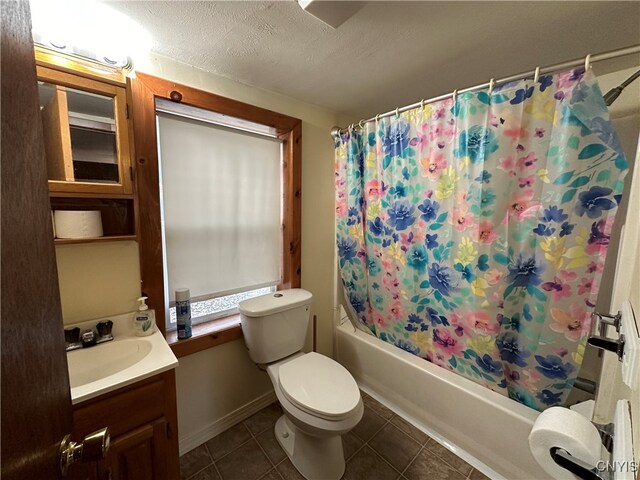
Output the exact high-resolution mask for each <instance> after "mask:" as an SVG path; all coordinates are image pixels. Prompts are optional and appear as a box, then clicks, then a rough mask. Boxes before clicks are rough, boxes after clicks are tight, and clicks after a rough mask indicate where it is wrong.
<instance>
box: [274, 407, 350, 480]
mask: <svg viewBox="0 0 640 480" xmlns="http://www.w3.org/2000/svg"><path fill="white" fill-rule="evenodd" d="M275 434H276V438H277V439H278V443H279V444H280V446H281V447H282V448H283V450H284V451H285V453H286V454H287V456H288V457H289V459H290V460H291V463H293V466H294V467H296V469H297V470H298V471H299V472H300V473H301V474H302V476H303V477H304V478H306V479H307V480H339V479H340V478H341V477H342V474H343V473H344V468H345V463H344V454H343V452H342V437H341V436H340V435H338V434H336V435H332V436H328V437H316V436H313V435H309V434H307V433H305V432H303V431H302V430H300V429H299V428H298V427H296V426H295V425H294V424H293V423H292V422H291V421H289V419H288V418H287V416H286V415H282V416H281V417H280V418H279V419H278V421H277V422H276V426H275Z"/></svg>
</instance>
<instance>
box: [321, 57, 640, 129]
mask: <svg viewBox="0 0 640 480" xmlns="http://www.w3.org/2000/svg"><path fill="white" fill-rule="evenodd" d="M637 53H640V45H634V46H631V47H626V48H619V49H617V50H611V51H609V52H604V53H599V54H597V55H591V54H589V55H587V56H586V57H584V58H582V57H581V58H577V59H575V60H571V61H568V62H564V63H557V64H555V65H550V66H548V67H543V68H540V67H538V68H536V69H535V70H533V71H531V70H529V71H527V72H523V73H519V74H517V75H512V76H510V77H505V78H500V79H498V80H494V79H491V81H489V82H487V83H482V84H480V85H475V86H473V87H468V88H465V89H462V90H454V91H453V92H450V93H446V94H444V95H440V96H438V97H433V98H429V99H426V100H421V101H420V102H416V103H412V104H411V105H407V106H405V107H401V108H396V109H395V110H391V111H389V112H386V113H382V114H378V115H376V116H375V117H371V118H369V119H367V120H360V122H358V123H357V124H351V125H350V126H349V127H347V128H340V127H337V126H336V127H333V128H332V129H331V136H332V137H334V138H337V137H338V136H339V135H340V134H341V133H343V132H346V131H347V130H348V129H349V128H355V127H356V126H359V127H360V128H362V124H364V123H367V122H373V121H374V120H379V119H380V118H384V117H390V116H391V115H396V114H399V113H401V112H406V111H407V110H411V109H413V108H417V107H419V106H421V105H426V104H428V103H433V102H437V101H439V100H444V99H445V98H449V97H453V96H455V95H459V94H461V93H466V92H471V91H474V90H482V89H484V88H489V89H491V88H493V87H495V86H496V85H498V84H503V83H509V82H513V81H515V80H522V79H524V78H527V77H530V76H532V75H534V78H536V79H537V76H538V75H540V74H543V73H551V72H557V71H558V70H564V69H566V68H571V67H577V66H579V65H582V64H584V66H585V67H586V68H589V66H590V64H591V63H593V62H601V61H603V60H610V59H612V58H617V57H624V56H627V55H633V54H637Z"/></svg>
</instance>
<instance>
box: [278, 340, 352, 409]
mask: <svg viewBox="0 0 640 480" xmlns="http://www.w3.org/2000/svg"><path fill="white" fill-rule="evenodd" d="M278 383H279V385H280V389H281V391H282V393H283V395H284V396H285V397H286V398H287V400H289V401H290V402H291V403H292V404H293V405H295V406H296V407H297V408H299V409H300V410H302V411H304V412H306V413H308V414H310V415H313V416H316V417H319V418H323V419H326V420H333V421H337V420H342V419H344V418H346V417H348V416H349V415H350V414H351V413H352V412H353V411H354V410H356V409H357V408H358V406H359V404H360V390H359V389H358V385H357V384H356V381H355V380H354V379H353V377H352V376H351V374H350V373H349V372H348V371H347V369H346V368H344V367H343V366H342V365H340V364H339V363H338V362H336V361H334V360H332V359H330V358H329V357H325V356H324V355H320V354H319V353H315V352H311V353H307V354H306V355H301V356H299V357H296V358H294V359H293V360H290V361H288V362H286V363H284V364H282V365H281V366H280V368H279V371H278Z"/></svg>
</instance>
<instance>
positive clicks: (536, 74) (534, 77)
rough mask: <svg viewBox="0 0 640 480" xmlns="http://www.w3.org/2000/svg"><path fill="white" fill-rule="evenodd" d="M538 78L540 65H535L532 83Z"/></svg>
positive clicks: (536, 81)
mask: <svg viewBox="0 0 640 480" xmlns="http://www.w3.org/2000/svg"><path fill="white" fill-rule="evenodd" d="M539 78H540V67H536V71H535V72H534V74H533V83H538V79H539Z"/></svg>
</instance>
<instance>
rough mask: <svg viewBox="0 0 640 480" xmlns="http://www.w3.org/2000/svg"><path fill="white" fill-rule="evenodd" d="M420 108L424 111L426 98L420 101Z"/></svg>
mask: <svg viewBox="0 0 640 480" xmlns="http://www.w3.org/2000/svg"><path fill="white" fill-rule="evenodd" d="M420 108H421V109H422V110H424V98H423V99H422V100H420Z"/></svg>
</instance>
